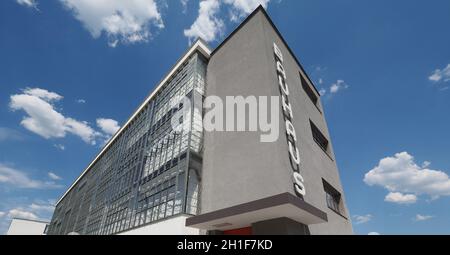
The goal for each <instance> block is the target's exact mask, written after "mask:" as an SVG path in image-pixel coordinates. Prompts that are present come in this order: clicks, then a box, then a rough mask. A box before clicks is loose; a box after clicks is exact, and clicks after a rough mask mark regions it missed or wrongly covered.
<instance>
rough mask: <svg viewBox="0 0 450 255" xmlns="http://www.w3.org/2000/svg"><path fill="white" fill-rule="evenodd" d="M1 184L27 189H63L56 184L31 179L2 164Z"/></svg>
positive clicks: (0, 167)
mask: <svg viewBox="0 0 450 255" xmlns="http://www.w3.org/2000/svg"><path fill="white" fill-rule="evenodd" d="M0 183H6V184H10V185H13V186H15V187H17V188H26V189H51V188H61V186H60V185H57V184H56V183H54V182H44V181H40V180H34V179H32V178H30V177H29V176H28V175H27V174H26V173H24V172H22V171H20V170H17V169H14V168H12V167H9V166H6V165H4V164H1V163H0Z"/></svg>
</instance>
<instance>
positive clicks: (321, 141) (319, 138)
mask: <svg viewBox="0 0 450 255" xmlns="http://www.w3.org/2000/svg"><path fill="white" fill-rule="evenodd" d="M309 122H310V124H311V132H312V135H313V139H314V141H315V142H316V143H317V144H318V145H319V146H320V148H322V150H324V151H325V152H328V140H327V138H325V136H324V135H323V134H322V132H320V130H319V129H318V128H317V127H316V125H314V123H313V122H312V121H311V120H310V121H309Z"/></svg>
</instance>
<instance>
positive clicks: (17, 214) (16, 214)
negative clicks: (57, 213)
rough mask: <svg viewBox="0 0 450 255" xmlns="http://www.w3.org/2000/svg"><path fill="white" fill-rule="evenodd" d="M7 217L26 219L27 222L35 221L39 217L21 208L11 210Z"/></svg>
mask: <svg viewBox="0 0 450 255" xmlns="http://www.w3.org/2000/svg"><path fill="white" fill-rule="evenodd" d="M8 217H10V218H21V219H28V220H37V219H39V217H38V216H37V215H36V214H34V213H32V212H29V211H25V210H23V209H21V208H16V209H11V210H10V211H9V212H8Z"/></svg>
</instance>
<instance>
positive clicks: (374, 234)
mask: <svg viewBox="0 0 450 255" xmlns="http://www.w3.org/2000/svg"><path fill="white" fill-rule="evenodd" d="M367 235H369V236H379V235H380V233H378V232H369V233H368V234H367Z"/></svg>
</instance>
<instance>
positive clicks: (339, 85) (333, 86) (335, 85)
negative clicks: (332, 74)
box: [330, 80, 350, 94]
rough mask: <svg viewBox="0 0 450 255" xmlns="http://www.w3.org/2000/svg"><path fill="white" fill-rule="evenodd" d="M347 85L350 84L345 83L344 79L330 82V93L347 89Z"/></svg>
mask: <svg viewBox="0 0 450 255" xmlns="http://www.w3.org/2000/svg"><path fill="white" fill-rule="evenodd" d="M349 87H350V86H349V85H348V84H347V83H345V81H344V80H337V81H336V83H333V84H331V86H330V93H331V94H336V93H338V92H339V91H340V90H343V89H348V88H349Z"/></svg>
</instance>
